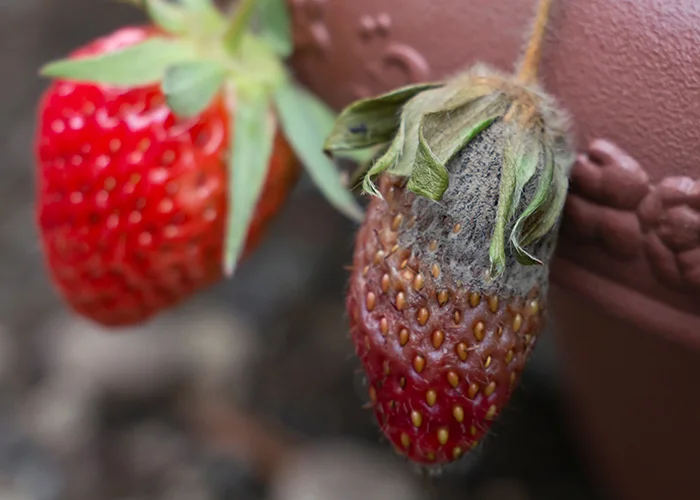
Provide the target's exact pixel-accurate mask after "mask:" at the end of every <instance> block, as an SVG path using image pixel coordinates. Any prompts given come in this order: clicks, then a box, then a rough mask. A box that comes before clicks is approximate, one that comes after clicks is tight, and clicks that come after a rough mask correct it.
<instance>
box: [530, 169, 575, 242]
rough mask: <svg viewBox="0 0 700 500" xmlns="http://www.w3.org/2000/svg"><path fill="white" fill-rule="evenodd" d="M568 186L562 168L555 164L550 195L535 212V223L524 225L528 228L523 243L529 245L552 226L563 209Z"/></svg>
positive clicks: (567, 180)
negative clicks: (537, 211)
mask: <svg viewBox="0 0 700 500" xmlns="http://www.w3.org/2000/svg"><path fill="white" fill-rule="evenodd" d="M568 188H569V179H568V177H567V176H566V175H565V174H564V172H563V171H562V170H560V169H558V168H556V165H555V168H554V175H553V178H552V189H551V193H550V196H549V197H548V200H547V203H545V204H544V205H543V207H542V209H541V210H540V211H539V213H538V214H537V215H538V217H537V223H536V224H529V223H527V222H526V226H528V227H529V228H530V229H529V230H528V231H526V233H525V234H524V236H523V240H522V244H523V245H530V244H531V243H533V242H535V241H537V240H538V239H540V238H542V237H543V236H544V235H545V234H547V233H548V232H549V231H550V230H551V229H552V228H553V227H554V225H555V224H556V222H557V220H558V219H559V216H560V215H561V213H562V211H563V210H564V204H565V202H566V195H567V193H568Z"/></svg>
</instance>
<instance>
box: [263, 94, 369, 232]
mask: <svg viewBox="0 0 700 500" xmlns="http://www.w3.org/2000/svg"><path fill="white" fill-rule="evenodd" d="M275 103H276V105H277V112H278V113H279V117H280V120H281V123H282V130H283V131H284V134H285V136H286V137H287V140H289V142H290V144H291V145H292V147H293V148H294V151H295V152H296V154H297V156H298V157H299V158H300V159H301V161H302V162H303V163H304V166H305V167H306V170H307V171H308V173H309V175H310V176H311V179H312V180H313V181H314V183H315V184H316V185H317V186H318V188H319V189H320V190H321V192H322V193H323V194H324V196H325V197H326V199H328V201H329V202H330V203H331V204H332V205H333V206H335V207H336V208H337V209H338V210H340V211H341V212H343V213H344V214H346V215H347V216H349V217H350V218H352V219H354V220H356V221H361V220H362V218H363V212H362V208H361V207H360V206H359V204H358V203H357V201H356V200H355V198H354V197H353V195H352V194H351V193H350V191H349V190H348V189H347V188H346V187H345V186H344V185H343V183H342V181H341V178H340V174H339V172H338V169H337V168H336V165H335V163H334V162H333V161H332V160H331V159H329V158H328V157H327V156H326V155H324V154H323V138H322V137H320V136H319V135H318V134H317V133H314V129H315V127H318V124H317V122H316V117H315V116H314V113H313V112H309V109H310V108H311V107H312V106H314V100H313V99H311V98H310V96H309V94H308V93H307V92H305V91H304V90H302V89H300V88H298V87H295V86H293V85H291V84H287V85H282V86H281V87H280V88H278V89H277V90H276V92H275Z"/></svg>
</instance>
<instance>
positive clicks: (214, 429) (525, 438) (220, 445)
mask: <svg viewBox="0 0 700 500" xmlns="http://www.w3.org/2000/svg"><path fill="white" fill-rule="evenodd" d="M138 19H140V18H139V14H138V12H137V11H135V10H133V9H131V8H130V7H128V6H125V5H121V4H118V3H116V2H109V1H107V0H61V1H56V0H0V64H1V67H2V68H3V77H2V84H1V85H2V93H0V131H1V132H2V133H1V134H0V160H1V162H0V165H1V166H2V169H3V177H2V179H3V182H2V183H0V203H1V205H0V283H1V286H0V396H1V398H0V404H1V406H0V499H2V500H20V499H21V500H24V499H27V500H54V499H56V500H58V499H70V500H83V499H85V500H98V499H99V500H111V499H115V500H116V499H119V500H127V499H129V500H141V499H163V500H165V499H168V500H174V499H183V500H199V499H202V500H209V499H211V500H214V499H232V500H234V499H235V500H257V499H271V500H302V499H304V500H307V499H308V500H316V499H319V500H346V499H349V500H352V499H362V500H374V499H377V500H379V499H382V500H393V499H397V500H410V499H414V498H415V499H428V498H436V499H441V500H442V499H445V500H451V499H455V500H457V499H478V500H487V499H494V500H496V499H498V500H516V499H517V500H519V499H532V500H549V499H552V500H558V499H566V500H577V499H582V500H584V499H585V500H594V499H600V498H601V497H600V496H599V495H597V494H596V493H595V492H594V490H595V489H594V487H593V486H592V485H591V483H590V481H589V479H588V478H587V474H586V472H585V470H584V467H583V465H582V463H581V460H580V458H579V456H578V454H577V450H576V449H575V446H574V445H573V444H572V439H571V436H570V435H569V431H568V430H567V426H566V419H565V417H564V415H563V413H562V411H561V408H560V407H561V404H560V400H559V398H558V394H557V385H556V384H555V383H553V381H555V380H556V379H557V371H556V363H555V361H556V356H555V354H554V350H553V346H551V345H549V344H548V343H547V342H546V341H545V342H543V343H542V344H541V345H540V347H538V352H537V355H536V359H535V360H534V361H533V363H532V364H531V365H530V368H529V369H528V371H527V372H526V374H525V376H524V380H523V383H522V385H521V387H520V389H519V390H518V392H517V394H516V396H515V398H514V400H513V403H512V404H511V406H510V407H509V409H508V411H507V412H506V414H505V416H504V417H503V418H502V419H501V421H499V423H498V425H497V426H496V429H495V430H494V433H493V435H492V436H491V438H490V439H489V440H487V442H486V444H485V446H484V448H483V449H480V450H479V451H477V452H476V453H475V454H473V455H472V456H471V457H469V458H468V459H467V461H466V462H463V463H460V464H458V465H456V466H454V467H452V468H450V469H449V470H446V471H444V472H443V474H442V475H440V476H438V477H435V476H429V477H427V476H422V475H420V474H417V473H414V471H413V469H412V467H410V466H409V465H408V464H405V463H404V462H402V461H401V460H398V459H396V458H395V457H394V455H393V452H392V451H391V449H390V447H389V446H388V445H386V443H382V442H381V440H380V439H379V432H378V429H377V427H376V426H375V425H374V423H373V420H372V417H371V415H370V413H369V412H368V411H367V410H363V409H362V404H363V403H364V397H365V396H364V395H365V394H366V392H365V390H364V388H363V387H362V379H361V377H359V376H358V375H357V374H356V369H357V368H358V364H357V362H356V361H355V360H354V358H353V356H352V349H351V346H350V343H349V339H348V337H347V326H346V322H345V317H344V310H343V290H344V281H345V278H346V271H345V270H344V269H343V266H344V265H346V264H347V263H349V262H350V256H351V247H352V237H353V231H354V229H353V227H352V225H351V224H350V223H348V222H346V221H345V220H344V219H342V218H341V217H340V216H339V215H337V214H336V213H335V212H333V211H332V210H330V209H329V208H327V206H326V204H325V202H324V201H323V200H322V199H321V198H320V197H319V196H318V195H317V193H316V192H315V191H314V190H313V188H310V187H309V186H308V184H306V183H302V185H301V186H300V187H299V189H298V190H297V192H296V193H295V196H294V197H293V199H292V200H291V201H290V203H289V205H288V206H287V210H286V211H285V213H284V215H283V216H282V217H281V218H280V219H279V220H278V221H277V223H276V224H275V226H274V227H273V228H272V230H271V231H270V234H269V237H268V238H267V240H266V242H265V244H264V245H263V247H262V248H261V249H260V251H259V252H258V253H257V254H256V255H255V256H254V257H253V258H251V259H250V260H249V261H248V262H247V263H245V265H244V266H243V267H242V268H241V270H240V273H239V274H238V275H237V278H236V280H235V281H234V282H231V283H226V284H223V285H221V286H219V287H217V288H215V289H212V290H210V291H208V292H207V293H205V294H203V295H202V296H200V297H198V298H197V299H196V300H193V301H191V302H190V303H188V304H187V305H186V306H184V307H183V308H181V309H179V310H178V311H174V312H173V313H172V314H169V315H166V316H164V317H161V318H159V319H158V320H157V321H155V322H153V323H151V324H149V325H147V326H145V327H143V328H141V329H140V330H142V331H141V332H139V333H138V334H135V335H120V336H107V335H103V334H102V332H99V331H95V330H96V329H95V328H94V327H93V326H91V325H88V324H86V323H84V322H82V321H80V320H78V319H76V318H74V317H72V316H71V315H70V314H68V313H67V312H66V311H65V310H64V309H63V307H62V306H61V304H60V303H59V302H58V299H57V297H56V296H55V294H54V292H53V290H52V288H51V287H50V286H49V283H48V282H47V279H46V275H45V273H44V270H43V267H42V264H41V258H40V254H39V250H38V244H37V241H36V233H35V230H34V226H33V219H32V217H33V213H32V201H33V163H32V154H31V140H32V133H33V127H34V124H35V121H34V106H35V102H36V99H37V96H38V95H39V93H40V92H41V90H42V88H43V86H44V85H45V83H44V82H43V81H41V80H40V79H38V78H37V77H36V69H37V68H38V67H39V66H40V65H41V64H42V63H44V62H46V61H47V60H49V59H51V58H54V57H59V56H61V55H63V54H65V53H66V52H67V51H68V50H70V49H72V48H73V47H75V46H77V45H78V44H81V43H83V42H85V41H87V40H89V39H90V38H91V37H93V36H96V35H99V34H101V33H104V32H106V31H108V30H109V29H111V28H114V27H117V26H119V25H122V24H124V23H126V22H131V21H135V20H138ZM550 337H551V336H550Z"/></svg>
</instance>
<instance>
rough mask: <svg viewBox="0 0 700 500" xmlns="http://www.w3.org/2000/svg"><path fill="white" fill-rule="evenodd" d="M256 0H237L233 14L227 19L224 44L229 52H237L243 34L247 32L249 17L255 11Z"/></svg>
mask: <svg viewBox="0 0 700 500" xmlns="http://www.w3.org/2000/svg"><path fill="white" fill-rule="evenodd" d="M256 1H257V0H238V2H236V3H235V7H234V10H233V15H232V16H230V17H229V19H228V20H227V23H226V24H227V25H226V31H225V33H224V45H225V46H226V49H227V50H228V52H229V54H237V53H238V49H239V48H240V46H241V42H242V40H243V37H244V35H245V34H246V33H247V32H248V28H249V24H250V19H251V17H252V16H253V14H254V13H255V3H256Z"/></svg>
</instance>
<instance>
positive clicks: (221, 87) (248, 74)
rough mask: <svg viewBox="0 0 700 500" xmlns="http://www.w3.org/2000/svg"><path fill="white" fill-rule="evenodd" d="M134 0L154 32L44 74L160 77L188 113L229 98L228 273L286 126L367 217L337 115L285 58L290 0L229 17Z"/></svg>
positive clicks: (146, 81)
mask: <svg viewBox="0 0 700 500" xmlns="http://www.w3.org/2000/svg"><path fill="white" fill-rule="evenodd" d="M128 1H130V3H134V4H136V5H138V6H139V7H142V8H143V9H144V10H145V11H146V12H147V14H148V16H149V17H150V20H151V21H152V23H153V24H154V25H155V26H156V27H157V28H158V30H159V32H158V33H157V34H156V35H154V36H151V37H149V38H147V39H145V40H144V41H142V42H140V43H137V44H134V45H131V46H128V47H125V48H123V49H121V50H117V51H113V52H109V53H105V54H101V55H96V56H89V57H81V58H77V59H72V58H69V59H64V60H59V61H55V62H51V63H49V64H47V65H46V66H44V67H43V68H42V70H41V74H42V75H44V76H46V77H51V78H57V79H62V80H71V81H75V82H83V83H96V84H103V85H112V86H117V87H139V86H147V85H159V86H160V88H161V89H162V91H163V94H164V96H165V98H166V101H167V104H168V106H169V107H170V108H171V110H172V111H173V113H174V114H175V115H177V116H179V117H180V118H183V119H187V118H193V117H196V116H197V115H199V114H200V113H201V112H202V111H204V110H206V109H207V108H208V107H209V106H210V105H211V104H212V102H213V100H214V99H215V98H217V97H223V98H224V100H225V103H226V106H227V108H228V109H229V116H230V120H231V126H230V130H231V138H230V141H229V142H230V145H231V148H230V154H229V158H228V162H229V190H228V194H229V199H230V200H231V203H230V204H229V205H230V207H231V208H230V210H229V213H228V214H227V215H228V224H227V233H226V236H225V250H224V261H223V263H222V265H223V269H224V272H225V274H226V275H229V276H230V275H232V274H233V272H234V270H235V268H236V265H237V263H238V261H239V260H240V257H241V254H242V251H243V248H244V246H245V240H246V237H247V233H248V226H249V225H250V223H251V221H252V219H253V216H254V212H255V207H256V206H257V204H258V202H259V201H260V198H261V196H262V193H263V187H264V181H265V179H266V177H267V172H268V167H269V164H270V160H271V157H272V154H273V144H274V138H275V132H276V130H277V128H278V127H279V128H281V129H282V131H283V133H284V135H285V136H286V138H287V140H288V141H289V143H290V145H291V146H292V148H293V150H294V152H295V153H296V155H297V157H298V158H299V159H300V160H301V162H302V163H303V164H304V166H305V167H306V169H307V171H308V173H309V175H310V177H311V178H312V180H313V181H314V182H315V183H316V185H317V186H318V188H319V189H320V191H321V192H322V193H323V194H324V196H325V197H326V198H327V199H328V201H329V202H330V203H331V204H332V205H333V206H334V207H336V208H337V209H338V210H340V211H341V212H343V213H344V214H346V215H347V216H348V217H350V218H352V219H354V220H357V221H360V220H361V219H362V217H363V211H362V209H361V207H360V206H359V204H358V203H357V201H356V200H355V198H354V197H353V196H352V194H351V193H350V191H349V190H348V189H347V188H346V187H345V185H344V183H343V181H342V179H341V176H340V173H339V172H338V169H337V167H336V164H335V163H334V162H333V161H332V160H331V159H330V158H328V157H327V156H325V155H324V154H323V141H324V139H325V137H326V135H327V134H328V132H329V131H330V130H331V128H332V125H333V122H334V120H335V117H336V116H335V113H334V112H333V111H332V110H331V109H330V108H328V107H327V106H326V105H325V104H323V103H322V102H321V101H320V100H318V99H317V98H316V97H315V96H313V95H312V94H310V93H308V92H306V91H305V90H304V89H302V88H301V87H299V86H298V85H297V84H296V83H295V82H294V81H293V79H292V78H291V76H290V75H289V74H288V72H287V70H286V67H285V65H284V59H285V58H286V57H288V56H289V55H290V54H291V53H292V49H293V43H292V30H291V22H290V16H289V12H288V8H287V5H286V2H285V0H239V1H238V2H237V3H236V4H235V5H234V7H233V9H232V11H231V13H230V14H229V15H225V14H224V13H222V12H221V11H220V10H219V9H218V8H217V7H216V6H215V4H214V2H213V0H128ZM251 26H255V29H252V28H251ZM347 156H348V157H354V156H355V155H354V154H348V155H347Z"/></svg>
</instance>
